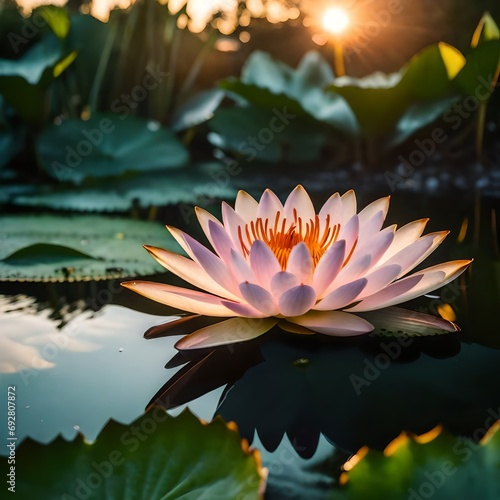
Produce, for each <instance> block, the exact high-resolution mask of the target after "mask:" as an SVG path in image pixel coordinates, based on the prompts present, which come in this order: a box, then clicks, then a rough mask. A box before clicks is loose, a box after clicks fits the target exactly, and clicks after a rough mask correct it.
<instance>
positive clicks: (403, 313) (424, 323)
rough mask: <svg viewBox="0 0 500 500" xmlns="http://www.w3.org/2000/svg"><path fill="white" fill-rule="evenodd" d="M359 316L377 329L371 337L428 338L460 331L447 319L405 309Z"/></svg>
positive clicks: (392, 308) (390, 308)
mask: <svg viewBox="0 0 500 500" xmlns="http://www.w3.org/2000/svg"><path fill="white" fill-rule="evenodd" d="M358 314H359V315H360V316H362V317H363V318H365V319H366V320H368V321H369V322H370V323H371V324H372V325H373V326H374V327H375V328H374V330H373V332H372V334H371V335H376V336H378V337H395V338H397V337H428V336H433V335H442V334H445V333H450V332H457V331H459V329H458V328H457V327H456V325H454V324H453V323H450V322H449V321H447V320H445V319H442V318H438V317H436V316H433V315H430V314H424V313H421V312H418V311H411V310H409V309H404V308H403V307H387V308H385V309H378V310H375V311H370V312H366V313H358Z"/></svg>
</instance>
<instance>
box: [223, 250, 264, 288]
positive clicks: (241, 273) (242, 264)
mask: <svg viewBox="0 0 500 500" xmlns="http://www.w3.org/2000/svg"><path fill="white" fill-rule="evenodd" d="M229 268H230V269H231V273H232V274H233V276H234V277H235V278H236V281H238V283H242V282H243V281H250V283H255V282H256V281H257V278H256V277H255V274H254V272H253V271H252V268H251V267H250V264H249V263H248V262H247V260H246V259H245V257H243V255H241V254H240V253H239V252H237V251H235V250H231V251H230V252H229Z"/></svg>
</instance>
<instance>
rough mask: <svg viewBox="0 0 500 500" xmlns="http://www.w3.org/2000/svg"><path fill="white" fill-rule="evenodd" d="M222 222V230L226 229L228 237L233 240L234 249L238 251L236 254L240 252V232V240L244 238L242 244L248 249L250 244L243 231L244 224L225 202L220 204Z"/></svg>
mask: <svg viewBox="0 0 500 500" xmlns="http://www.w3.org/2000/svg"><path fill="white" fill-rule="evenodd" d="M222 221H223V223H224V228H225V229H226V231H227V233H228V234H229V236H231V239H232V240H233V243H234V247H235V248H236V249H237V250H238V252H241V251H242V249H241V243H242V242H241V241H240V232H241V236H242V238H244V240H243V243H245V244H246V245H247V246H248V248H250V244H249V243H248V240H247V238H246V235H245V231H244V227H245V224H246V222H245V221H244V220H243V218H242V217H241V216H240V215H238V214H237V213H236V212H235V211H234V210H233V209H232V208H231V207H230V206H229V205H228V204H227V203H226V202H225V201H223V202H222ZM239 228H241V229H239Z"/></svg>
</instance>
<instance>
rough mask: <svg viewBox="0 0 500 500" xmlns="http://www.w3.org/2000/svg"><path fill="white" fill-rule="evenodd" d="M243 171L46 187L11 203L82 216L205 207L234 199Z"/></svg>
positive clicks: (202, 168)
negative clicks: (180, 206)
mask: <svg viewBox="0 0 500 500" xmlns="http://www.w3.org/2000/svg"><path fill="white" fill-rule="evenodd" d="M240 170H241V167H237V168H236V169H234V170H231V169H229V168H227V167H225V166H224V165H222V164H219V163H207V164H202V165H194V166H190V167H186V168H183V169H176V170H172V171H168V172H159V173H154V174H153V173H145V174H142V175H138V176H126V177H123V178H118V179H116V180H113V182H112V183H111V182H108V181H107V179H106V180H101V181H96V182H94V183H92V184H90V185H88V184H87V185H85V186H82V187H74V186H70V187H68V186H67V185H65V186H62V187H60V186H45V187H42V188H39V189H33V190H31V191H29V192H20V193H19V194H17V193H16V192H15V191H14V192H13V193H12V194H11V196H10V200H11V202H13V203H14V204H16V205H21V206H30V207H47V208H51V209H57V210H72V211H79V212H125V211H128V210H130V209H131V208H133V207H142V208H148V207H151V206H164V205H176V204H179V203H185V204H189V205H190V206H192V205H204V204H205V203H206V201H207V200H211V199H233V198H234V197H235V195H236V189H235V188H233V187H232V184H234V182H231V180H232V177H233V176H234V175H236V174H238V173H239V172H240ZM0 199H1V190H0Z"/></svg>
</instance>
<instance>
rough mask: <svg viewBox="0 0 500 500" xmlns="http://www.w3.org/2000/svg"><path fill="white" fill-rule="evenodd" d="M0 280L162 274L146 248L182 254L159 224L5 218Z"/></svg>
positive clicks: (0, 223)
mask: <svg viewBox="0 0 500 500" xmlns="http://www.w3.org/2000/svg"><path fill="white" fill-rule="evenodd" d="M0 228H1V229H0V238H1V241H2V245H1V247H0V281H81V280H85V281H88V280H99V279H110V278H119V277H125V276H137V275H144V274H152V273H155V272H159V271H161V270H162V267H161V266H158V265H157V264H156V263H154V261H153V259H151V258H150V257H149V255H148V254H147V252H145V251H144V249H143V248H142V245H143V244H145V243H148V244H152V245H157V246H160V247H167V248H171V249H177V248H178V247H177V245H176V244H175V243H174V242H173V239H172V238H171V237H170V236H169V235H168V232H167V231H166V230H165V229H164V228H163V227H162V226H161V224H157V223H154V222H143V221H136V220H129V219H116V218H110V217H97V216H79V217H76V216H73V217H70V216H66V217H61V216H54V215H13V216H3V217H0Z"/></svg>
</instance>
